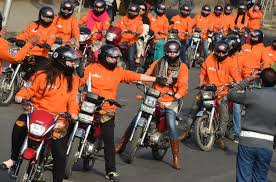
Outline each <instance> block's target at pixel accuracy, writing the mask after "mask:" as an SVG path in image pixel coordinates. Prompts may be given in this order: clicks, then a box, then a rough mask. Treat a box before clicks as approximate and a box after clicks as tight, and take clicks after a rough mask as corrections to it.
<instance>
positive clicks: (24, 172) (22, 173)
mask: <svg viewBox="0 0 276 182" xmlns="http://www.w3.org/2000/svg"><path fill="white" fill-rule="evenodd" d="M29 162H30V161H28V160H25V159H23V160H22V162H21V164H20V169H19V172H18V175H17V178H16V182H28V181H29V180H28V178H29V176H28V168H29Z"/></svg>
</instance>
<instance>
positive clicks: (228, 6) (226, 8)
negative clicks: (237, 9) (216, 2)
mask: <svg viewBox="0 0 276 182" xmlns="http://www.w3.org/2000/svg"><path fill="white" fill-rule="evenodd" d="M232 11H233V6H231V4H226V5H225V6H224V14H225V15H230V14H231V13H232Z"/></svg>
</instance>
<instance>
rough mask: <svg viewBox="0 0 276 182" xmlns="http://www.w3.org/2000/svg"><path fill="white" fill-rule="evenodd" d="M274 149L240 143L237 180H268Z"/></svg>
mask: <svg viewBox="0 0 276 182" xmlns="http://www.w3.org/2000/svg"><path fill="white" fill-rule="evenodd" d="M272 153H273V152H272V150H269V149H265V148H255V147H246V146H242V145H239V147H238V155H237V165H236V182H266V181H267V174H268V169H269V165H270V162H271V159H272Z"/></svg>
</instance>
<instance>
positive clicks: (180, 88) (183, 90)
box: [146, 61, 189, 102]
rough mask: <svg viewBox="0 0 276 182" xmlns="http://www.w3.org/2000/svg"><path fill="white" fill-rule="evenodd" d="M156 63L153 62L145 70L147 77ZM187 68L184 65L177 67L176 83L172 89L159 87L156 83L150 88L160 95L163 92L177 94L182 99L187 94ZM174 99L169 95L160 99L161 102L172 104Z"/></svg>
mask: <svg viewBox="0 0 276 182" xmlns="http://www.w3.org/2000/svg"><path fill="white" fill-rule="evenodd" d="M157 63H158V61H155V62H153V63H152V64H151V65H150V67H149V69H148V70H147V72H146V74H147V75H151V74H152V73H153V71H154V68H155V66H156V64H157ZM188 76H189V74H188V67H187V66H186V64H183V63H181V65H180V67H179V72H178V78H177V82H176V83H175V84H174V86H173V87H169V86H164V87H163V86H160V85H158V84H156V83H154V84H153V85H152V87H153V88H154V89H156V90H159V91H160V92H161V93H162V92H163V93H164V92H173V93H177V94H179V95H180V96H182V97H184V96H186V95H187V94H188ZM175 100H176V99H175V98H174V97H172V96H169V95H164V96H162V97H161V98H160V101H161V102H172V101H175Z"/></svg>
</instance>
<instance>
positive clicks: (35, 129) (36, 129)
mask: <svg viewBox="0 0 276 182" xmlns="http://www.w3.org/2000/svg"><path fill="white" fill-rule="evenodd" d="M45 130H46V129H45V127H44V126H42V125H40V124H37V123H32V124H31V125H30V133H31V134H33V135H35V136H38V137H40V136H42V135H43V133H44V132H45Z"/></svg>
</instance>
